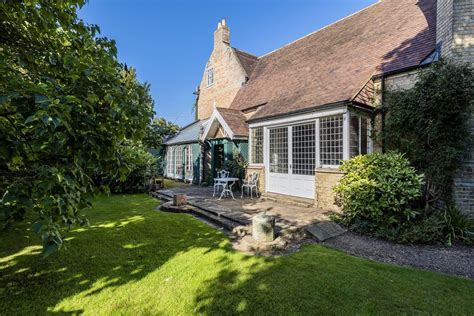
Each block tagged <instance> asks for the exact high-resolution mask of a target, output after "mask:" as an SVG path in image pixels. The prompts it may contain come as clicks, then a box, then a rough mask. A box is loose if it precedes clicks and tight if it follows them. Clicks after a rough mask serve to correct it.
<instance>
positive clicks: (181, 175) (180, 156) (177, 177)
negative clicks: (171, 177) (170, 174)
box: [174, 146, 184, 179]
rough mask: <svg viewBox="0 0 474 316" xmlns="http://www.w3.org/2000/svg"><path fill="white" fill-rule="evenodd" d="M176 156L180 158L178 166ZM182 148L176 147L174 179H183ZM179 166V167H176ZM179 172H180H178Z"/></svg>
mask: <svg viewBox="0 0 474 316" xmlns="http://www.w3.org/2000/svg"><path fill="white" fill-rule="evenodd" d="M178 154H179V158H180V160H181V161H180V163H179V164H178ZM183 162H184V160H183V148H182V147H181V146H176V154H175V168H174V169H175V178H176V179H181V178H182V177H183V171H184V170H183ZM178 166H180V167H178ZM180 169H181V170H180ZM178 171H181V172H178Z"/></svg>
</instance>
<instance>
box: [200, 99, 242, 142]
mask: <svg viewBox="0 0 474 316" xmlns="http://www.w3.org/2000/svg"><path fill="white" fill-rule="evenodd" d="M219 126H221V127H222V129H223V132H224V134H223V137H225V138H230V139H235V138H247V137H248V135H249V132H248V131H249V128H248V124H247V122H246V118H245V115H244V114H243V113H242V112H241V111H239V110H233V109H226V108H219V107H216V108H215V109H214V111H213V112H212V115H211V117H210V118H209V121H208V123H207V124H206V127H205V129H204V133H203V134H202V136H201V139H206V138H209V137H212V138H214V136H212V135H216V134H217V132H218V130H219Z"/></svg>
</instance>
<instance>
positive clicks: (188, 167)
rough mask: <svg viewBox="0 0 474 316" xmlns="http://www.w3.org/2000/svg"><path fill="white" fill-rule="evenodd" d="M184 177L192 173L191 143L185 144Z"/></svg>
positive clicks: (190, 175)
mask: <svg viewBox="0 0 474 316" xmlns="http://www.w3.org/2000/svg"><path fill="white" fill-rule="evenodd" d="M185 153H186V178H191V177H192V175H193V148H192V147H191V145H187V146H186V151H185Z"/></svg>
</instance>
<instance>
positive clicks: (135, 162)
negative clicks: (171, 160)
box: [94, 144, 160, 193]
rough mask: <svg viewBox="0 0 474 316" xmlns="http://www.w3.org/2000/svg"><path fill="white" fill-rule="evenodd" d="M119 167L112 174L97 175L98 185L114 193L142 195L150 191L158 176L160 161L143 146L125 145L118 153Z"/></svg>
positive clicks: (95, 178)
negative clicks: (150, 186)
mask: <svg viewBox="0 0 474 316" xmlns="http://www.w3.org/2000/svg"><path fill="white" fill-rule="evenodd" d="M117 155H118V157H119V158H118V160H119V161H120V164H119V166H118V167H117V168H116V169H115V170H114V171H113V172H112V173H111V174H108V175H106V174H104V173H97V174H96V175H95V176H94V180H95V182H96V185H98V186H101V187H102V188H104V189H105V190H107V191H110V192H112V193H140V192H146V191H147V190H148V189H149V185H150V181H151V179H152V178H153V177H155V176H157V175H158V166H159V159H160V158H158V157H155V156H154V155H152V154H151V153H149V152H148V151H147V150H145V149H144V148H143V147H142V146H141V145H133V144H126V145H123V146H122V147H121V148H120V149H119V151H118V153H117Z"/></svg>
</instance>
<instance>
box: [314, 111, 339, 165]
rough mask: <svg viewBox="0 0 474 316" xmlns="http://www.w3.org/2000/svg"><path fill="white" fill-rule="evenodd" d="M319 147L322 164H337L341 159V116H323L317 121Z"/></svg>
mask: <svg viewBox="0 0 474 316" xmlns="http://www.w3.org/2000/svg"><path fill="white" fill-rule="evenodd" d="M319 139H320V144H319V149H320V163H321V165H322V166H339V165H340V164H341V160H342V159H343V156H344V153H343V143H344V137H343V117H342V115H337V116H329V117H323V118H321V119H320V121H319Z"/></svg>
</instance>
